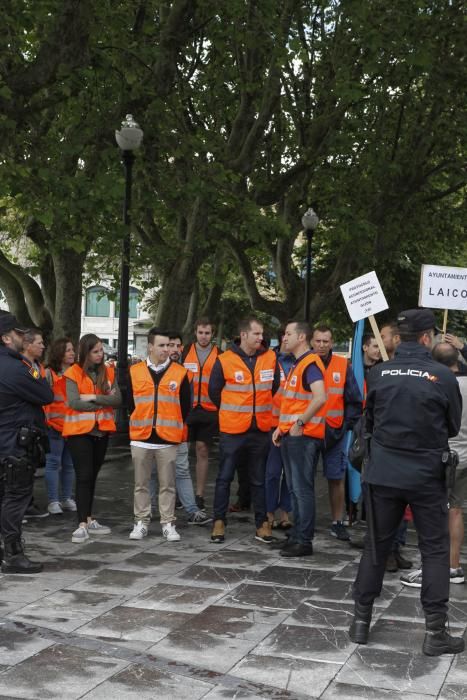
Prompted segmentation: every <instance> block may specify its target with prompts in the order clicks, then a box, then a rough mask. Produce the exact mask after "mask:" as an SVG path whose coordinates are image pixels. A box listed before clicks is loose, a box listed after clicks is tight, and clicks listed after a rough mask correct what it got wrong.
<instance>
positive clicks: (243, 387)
mask: <svg viewBox="0 0 467 700" xmlns="http://www.w3.org/2000/svg"><path fill="white" fill-rule="evenodd" d="M224 389H225V390H226V391H240V392H243V391H253V384H232V382H226V383H225V384H224Z"/></svg>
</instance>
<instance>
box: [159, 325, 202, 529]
mask: <svg viewBox="0 0 467 700" xmlns="http://www.w3.org/2000/svg"><path fill="white" fill-rule="evenodd" d="M182 353H183V340H182V335H181V333H179V332H178V331H169V357H170V359H171V360H172V362H178V363H180V362H181V359H182ZM188 376H189V377H190V372H189V373H188ZM187 436H188V426H185V428H184V432H183V442H181V443H180V444H179V446H178V447H177V459H176V460H175V468H176V469H175V474H176V486H177V495H178V497H179V499H180V502H181V504H182V506H183V507H184V509H185V511H186V512H187V513H188V525H207V524H208V523H210V522H212V518H210V517H209V516H208V515H206V512H205V511H204V510H201V509H200V508H198V505H197V503H196V500H195V494H194V491H193V482H192V480H191V474H190V460H189V455H188V442H187V441H186V438H187Z"/></svg>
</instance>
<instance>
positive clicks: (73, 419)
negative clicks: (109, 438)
mask: <svg viewBox="0 0 467 700" xmlns="http://www.w3.org/2000/svg"><path fill="white" fill-rule="evenodd" d="M105 374H106V378H107V383H108V389H109V390H110V388H111V386H112V385H113V383H114V379H115V370H114V368H113V367H106V368H105ZM63 376H64V377H65V380H66V379H71V380H72V381H74V382H76V384H77V386H78V391H79V393H80V394H96V395H99V394H104V393H105V392H103V391H101V390H100V389H99V388H98V387H97V386H96V385H95V384H94V382H93V381H92V379H91V377H90V376H89V374H87V372H85V371H84V370H83V369H82V368H81V367H80V366H79V365H78V364H75V365H72V366H71V367H69V368H68V369H67V371H66V372H65V374H64V375H63ZM65 386H66V384H65ZM114 415H115V412H114V410H113V408H110V407H109V406H104V407H102V408H97V407H96V410H95V411H75V410H74V409H72V408H70V407H69V406H68V405H67V406H66V411H65V417H64V420H63V431H62V435H63V437H68V436H69V435H85V434H86V433H90V432H91V430H93V428H94V427H97V428H98V429H99V430H103V431H105V432H108V433H114V432H115V431H116V429H117V428H116V426H115V419H114Z"/></svg>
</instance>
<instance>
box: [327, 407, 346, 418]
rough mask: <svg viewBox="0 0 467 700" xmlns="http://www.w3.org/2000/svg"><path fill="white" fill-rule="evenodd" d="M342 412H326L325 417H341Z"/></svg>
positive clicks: (337, 410) (335, 410)
mask: <svg viewBox="0 0 467 700" xmlns="http://www.w3.org/2000/svg"><path fill="white" fill-rule="evenodd" d="M343 415H344V411H340V410H339V409H337V408H336V409H334V410H333V411H326V416H328V417H329V416H343Z"/></svg>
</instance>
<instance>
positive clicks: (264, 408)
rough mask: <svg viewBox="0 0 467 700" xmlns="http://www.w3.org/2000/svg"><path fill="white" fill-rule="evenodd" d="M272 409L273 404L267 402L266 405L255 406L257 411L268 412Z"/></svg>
mask: <svg viewBox="0 0 467 700" xmlns="http://www.w3.org/2000/svg"><path fill="white" fill-rule="evenodd" d="M271 410H272V404H270V403H265V404H264V406H255V413H267V412H268V411H271Z"/></svg>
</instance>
